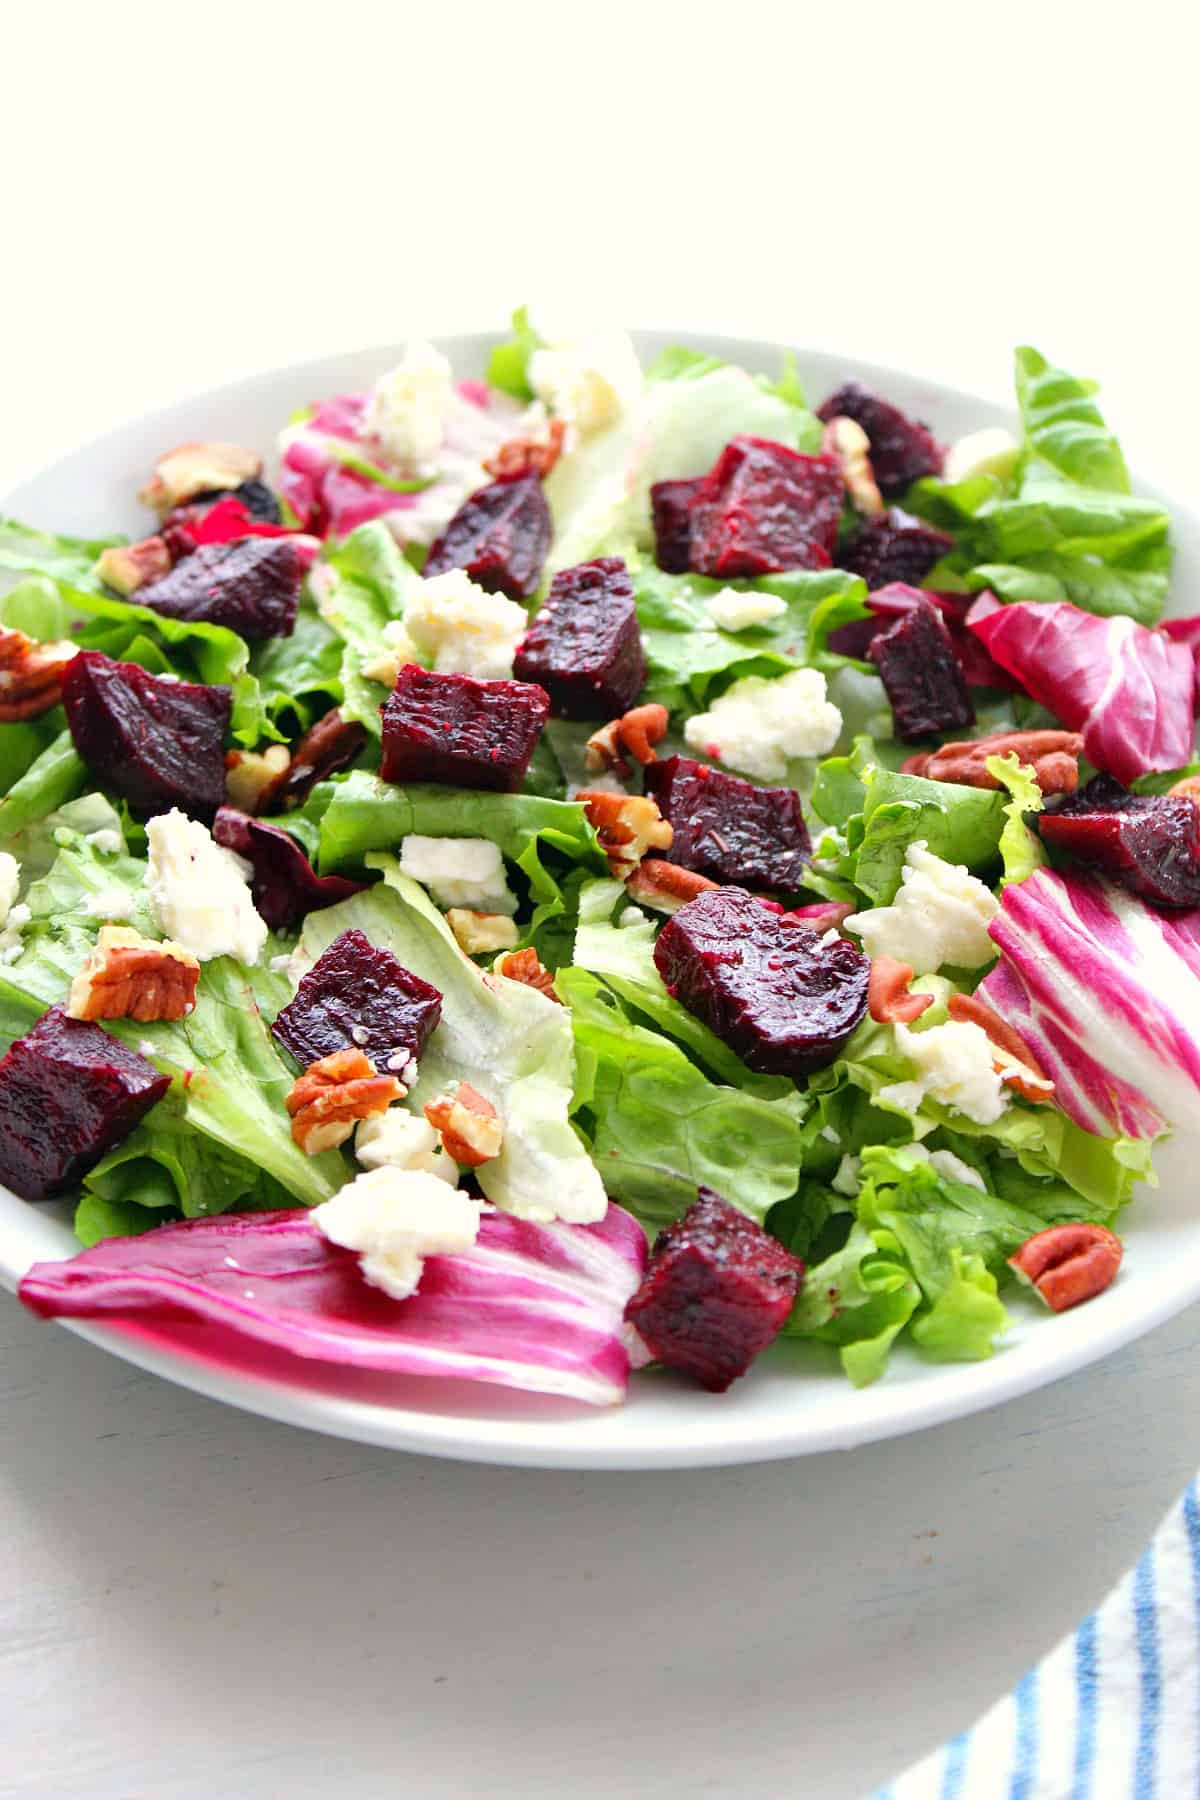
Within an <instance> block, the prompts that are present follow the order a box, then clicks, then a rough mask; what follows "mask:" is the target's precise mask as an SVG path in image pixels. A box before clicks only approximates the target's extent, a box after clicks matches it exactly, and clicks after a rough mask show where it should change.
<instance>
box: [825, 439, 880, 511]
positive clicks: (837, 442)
mask: <svg viewBox="0 0 1200 1800" xmlns="http://www.w3.org/2000/svg"><path fill="white" fill-rule="evenodd" d="M821 449H822V451H823V452H824V454H825V455H826V456H834V457H836V458H837V460H838V462H839V463H840V464H841V466H842V480H843V481H844V482H845V483H846V492H847V493H848V494H849V496H850V503H851V505H852V506H853V507H854V510H855V512H858V513H865V514H871V513H881V512H882V511H883V495H882V494H881V493H880V491H879V487H878V484H877V483H876V480H875V471H874V469H873V468H872V467H871V440H870V438H869V437H868V436H867V434H866V432H865V431H864V430H863V428H862V426H861V425H860V424H859V423H858V421H857V420H856V419H847V418H843V417H841V416H839V417H838V418H836V419H830V421H829V423H828V425H826V427H825V431H824V434H823V436H822V438H821Z"/></svg>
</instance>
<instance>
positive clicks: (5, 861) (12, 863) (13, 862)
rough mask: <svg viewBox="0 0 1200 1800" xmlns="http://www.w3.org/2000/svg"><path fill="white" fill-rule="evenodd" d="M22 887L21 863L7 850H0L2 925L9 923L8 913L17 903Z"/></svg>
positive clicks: (0, 921) (0, 918)
mask: <svg viewBox="0 0 1200 1800" xmlns="http://www.w3.org/2000/svg"><path fill="white" fill-rule="evenodd" d="M20 888H21V865H20V863H19V862H18V861H17V859H16V857H15V856H12V855H10V854H9V852H8V851H7V850H0V925H5V924H7V922H8V915H9V913H10V912H11V911H12V909H13V907H14V906H15V905H16V901H17V894H18V893H19V892H20Z"/></svg>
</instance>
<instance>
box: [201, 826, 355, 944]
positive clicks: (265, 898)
mask: <svg viewBox="0 0 1200 1800" xmlns="http://www.w3.org/2000/svg"><path fill="white" fill-rule="evenodd" d="M213 836H214V837H215V838H216V840H217V842H218V844H224V846H225V848H226V849H227V850H233V851H235V852H236V854H237V855H238V856H244V857H245V858H246V861H247V862H248V863H250V864H251V866H252V868H253V870H254V874H253V876H252V877H251V881H250V889H251V892H252V894H253V896H254V905H255V909H256V911H257V912H259V913H261V915H262V917H263V918H264V919H265V920H266V921H267V924H268V925H269V926H270V927H271V930H272V931H290V930H291V929H292V928H293V927H294V926H296V925H299V923H300V921H301V920H302V919H304V918H306V917H307V915H308V914H309V913H310V912H320V911H321V910H322V909H323V908H324V907H326V906H336V905H337V903H338V901H339V900H348V899H349V898H350V896H351V895H352V894H361V893H362V891H363V889H364V887H365V886H366V885H367V884H366V882H363V881H349V880H347V878H346V877H345V876H344V875H318V874H317V872H316V870H315V869H314V868H313V866H312V864H311V863H310V862H309V860H308V858H307V856H305V854H304V852H303V850H302V849H301V848H300V846H299V844H298V843H297V842H296V840H295V838H294V837H289V835H288V833H287V832H286V831H281V830H280V829H279V827H278V826H277V825H264V824H263V823H262V821H261V820H259V819H252V818H251V817H250V816H249V814H247V813H244V812H238V811H237V809H236V807H232V806H223V807H221V809H220V811H219V812H218V813H217V816H216V818H215V819H214V820H213Z"/></svg>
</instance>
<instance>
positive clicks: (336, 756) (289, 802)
mask: <svg viewBox="0 0 1200 1800" xmlns="http://www.w3.org/2000/svg"><path fill="white" fill-rule="evenodd" d="M366 741H367V733H366V728H365V727H364V726H362V725H360V724H358V722H357V721H356V720H354V719H343V717H342V715H341V711H340V710H339V708H338V707H336V706H335V707H333V708H331V710H330V711H329V712H327V713H324V714H323V715H322V716H321V718H319V719H318V720H317V721H316V723H315V724H314V725H310V726H309V728H308V730H307V731H306V732H305V733H304V736H303V737H302V738H301V739H300V741H299V742H298V743H297V744H296V746H295V748H294V749H293V751H292V762H291V767H290V768H289V769H288V772H287V774H286V776H285V777H284V779H283V781H282V782H281V783H280V786H279V791H278V794H276V795H273V796H272V804H275V803H276V801H278V803H279V804H281V805H282V806H283V807H285V808H291V807H293V806H300V805H302V804H303V803H304V801H305V800H306V799H307V798H308V795H309V794H310V793H311V791H312V789H313V788H314V787H315V786H316V785H317V783H318V781H324V780H325V779H326V778H327V777H328V776H330V775H336V774H337V773H338V772H339V770H341V769H344V768H346V767H347V766H348V765H349V764H350V763H352V762H353V761H354V759H355V757H356V756H357V755H358V753H359V751H360V750H361V749H362V747H363V745H364V744H365V743H366Z"/></svg>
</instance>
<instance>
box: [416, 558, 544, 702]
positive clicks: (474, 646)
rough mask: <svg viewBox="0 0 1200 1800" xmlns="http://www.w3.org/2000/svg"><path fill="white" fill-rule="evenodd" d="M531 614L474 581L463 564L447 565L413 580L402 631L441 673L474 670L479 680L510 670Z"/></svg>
mask: <svg viewBox="0 0 1200 1800" xmlns="http://www.w3.org/2000/svg"><path fill="white" fill-rule="evenodd" d="M528 624H529V620H528V618H527V617H526V614H525V609H524V607H522V606H518V605H517V603H516V601H515V600H506V599H505V597H504V596H503V594H488V593H485V591H484V590H483V588H481V587H476V585H475V583H474V582H473V581H472V580H471V577H470V576H469V575H468V574H467V573H466V570H465V569H447V571H446V573H445V574H444V575H434V576H431V577H430V579H429V580H428V581H420V582H417V583H415V584H414V591H413V593H412V595H411V597H410V598H409V600H408V603H407V605H406V606H405V609H404V631H405V633H406V635H407V637H408V639H409V641H410V643H411V644H413V645H415V646H416V648H417V650H418V651H420V653H421V658H422V660H426V659H428V660H429V661H430V665H431V667H432V668H433V669H434V670H435V671H436V673H437V674H439V675H475V676H478V677H479V679H480V680H481V681H497V680H503V679H504V678H505V677H507V676H509V675H511V674H512V666H513V656H514V655H515V653H516V648H517V645H518V644H519V643H520V641H521V639H522V637H523V636H524V635H525V631H526V628H527V626H528Z"/></svg>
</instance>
